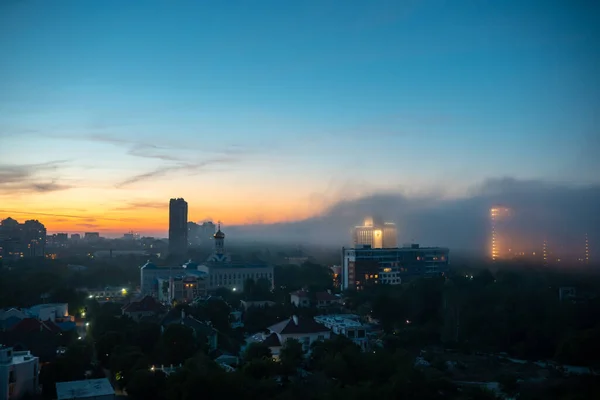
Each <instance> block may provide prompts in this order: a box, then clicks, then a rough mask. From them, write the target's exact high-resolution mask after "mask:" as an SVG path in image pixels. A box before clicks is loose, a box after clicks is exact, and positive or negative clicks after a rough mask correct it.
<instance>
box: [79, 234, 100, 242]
mask: <svg viewBox="0 0 600 400" xmlns="http://www.w3.org/2000/svg"><path fill="white" fill-rule="evenodd" d="M83 240H85V241H87V242H91V243H94V242H97V241H99V240H100V232H84V234H83Z"/></svg>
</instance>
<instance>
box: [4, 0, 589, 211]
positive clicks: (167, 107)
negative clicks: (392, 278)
mask: <svg viewBox="0 0 600 400" xmlns="http://www.w3.org/2000/svg"><path fill="white" fill-rule="evenodd" d="M599 15H600V14H599V13H598V6H596V5H594V2H592V1H588V2H585V1H475V0H473V1H468V0H464V1H462V0H461V1H458V0H457V1H326V0H320V1H261V0H256V1H219V2H216V1H184V0H179V1H167V0H162V1H123V0H119V1H112V0H102V1H86V0H77V1H74V0H73V1H69V0H61V1H45V0H37V1H34V0H30V1H16V0H5V1H3V2H1V4H0V54H2V57H1V58H0V72H1V73H0V159H1V160H2V161H1V162H0V164H2V165H4V166H5V167H6V166H14V165H21V166H23V165H30V164H39V163H42V162H55V161H57V160H60V161H62V162H61V163H59V164H58V165H54V166H53V168H51V169H50V170H46V169H45V168H36V169H35V170H34V171H29V174H30V175H29V178H30V179H31V181H32V182H34V181H35V180H36V179H37V180H40V181H43V182H53V183H55V184H56V186H57V187H56V188H57V190H58V189H60V190H71V191H73V190H74V191H77V190H79V192H74V193H72V197H73V198H77V199H82V198H85V197H89V196H90V195H88V194H89V193H96V192H95V191H102V190H106V189H108V188H110V189H111V193H112V194H111V197H110V199H109V200H107V202H109V203H110V202H119V201H124V200H123V199H131V198H135V199H139V200H148V201H150V200H157V199H158V198H160V196H162V197H165V196H169V195H176V194H177V193H184V194H186V195H187V196H188V197H191V198H192V199H194V198H197V199H198V202H200V201H202V202H206V201H208V200H207V199H206V198H207V196H206V192H207V191H208V192H215V191H221V190H223V191H226V190H228V189H226V187H229V188H230V187H232V186H236V187H238V192H240V191H241V192H242V193H244V194H243V196H246V197H248V198H256V197H257V196H258V197H260V196H263V197H264V198H262V197H261V200H260V203H261V204H268V203H269V202H273V201H279V202H281V201H292V199H293V201H298V202H299V201H305V202H308V203H310V201H312V200H314V198H315V196H316V197H319V196H324V194H326V193H332V192H334V193H337V196H338V197H339V196H342V197H343V196H345V195H350V193H346V192H345V191H347V190H348V189H347V188H348V187H352V186H353V182H354V183H356V186H360V188H361V190H362V192H364V191H365V190H366V191H369V190H373V191H376V190H383V189H387V190H389V189H397V188H400V189H401V190H404V191H407V192H419V191H432V190H433V191H439V192H443V193H448V194H460V193H462V192H464V191H465V190H466V189H467V188H468V187H471V186H473V185H476V184H478V183H480V182H481V181H483V180H485V179H487V178H493V177H504V176H510V177H514V178H517V179H543V180H551V181H557V180H558V181H568V182H572V183H591V182H597V179H598V176H597V174H596V173H594V167H596V168H597V167H598V166H599V165H598V161H597V156H596V155H597V151H598V149H599V147H600V142H599V141H598V139H597V137H598V136H599V135H600V134H599V133H598V115H600V110H599V104H600V78H599V74H598V73H597V71H599V70H600V62H599V61H600V46H598V44H597V38H598V37H600V28H599V27H600V19H599ZM148 145H152V146H156V147H153V148H152V147H149V146H148ZM200 164H202V165H200ZM186 166H187V167H186ZM161 168H163V169H164V168H166V172H164V173H154V172H155V171H157V170H160V169H161ZM200 171H202V173H200ZM140 176H145V177H143V178H142V179H137V177H140ZM59 182H62V183H64V184H63V185H62V186H59V185H58V183H59ZM123 182H127V183H126V184H123ZM187 186H195V187H197V188H198V189H197V190H196V191H195V190H192V189H191V188H188V187H187ZM184 187H185V188H184ZM157 188H160V190H159V191H160V192H161V193H156V192H157ZM178 188H181V189H178ZM200 188H204V189H203V190H200ZM208 188H210V189H208ZM332 188H333V189H332ZM207 189H208V190H207ZM356 190H357V189H356V187H355V188H354V189H352V190H351V191H356ZM25 191H27V188H22V190H19V195H17V194H15V195H13V193H17V192H16V191H11V193H9V194H10V196H9V197H10V198H12V201H13V202H17V201H21V200H18V197H19V196H20V195H21V194H22V193H23V192H25ZM34 192H35V193H33V194H30V193H29V194H27V195H28V196H31V195H33V196H38V198H39V200H38V202H37V203H35V204H42V203H44V202H48V201H50V202H52V201H54V198H51V199H50V200H49V199H48V198H47V197H48V196H57V198H59V197H60V196H63V197H64V196H65V194H64V193H62V194H60V195H59V194H57V193H48V192H51V191H50V190H48V191H39V190H34ZM52 192H53V191H52ZM174 192H177V193H174ZM231 192H232V193H234V192H233V191H231ZM362 192H361V193H362ZM86 193H88V194H86ZM227 193H229V192H227ZM261 193H262V194H261ZM264 193H268V196H266V195H264ZM340 193H342V194H340ZM4 195H5V198H6V191H5V193H4ZM311 199H312V200H311ZM31 201H32V202H33V201H34V200H31ZM308 203H307V204H308ZM32 204H33V203H32ZM203 204H204V203H203ZM205 206H206V204H205ZM207 207H208V206H207ZM228 207H234V205H231V206H228ZM311 207H313V206H310V205H306V208H307V209H306V212H305V213H304V214H306V213H310V209H311ZM209 208H210V207H209ZM217 208H218V207H217ZM215 210H216V211H217V212H220V213H227V212H229V211H227V210H229V209H228V208H226V209H224V210H221V209H215ZM313 211H314V210H313ZM268 212H269V211H268V210H265V211H261V212H260V213H262V214H268ZM260 213H259V214H260ZM301 214H302V213H301ZM304 214H303V215H304ZM257 215H258V214H257ZM286 215H287V214H286ZM290 215H291V214H290ZM257 218H258V217H257ZM286 218H291V216H287V217H286ZM267 219H269V218H267Z"/></svg>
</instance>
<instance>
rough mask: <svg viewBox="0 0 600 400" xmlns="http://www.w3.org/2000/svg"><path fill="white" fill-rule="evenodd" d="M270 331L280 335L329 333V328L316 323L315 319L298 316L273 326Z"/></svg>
mask: <svg viewBox="0 0 600 400" xmlns="http://www.w3.org/2000/svg"><path fill="white" fill-rule="evenodd" d="M269 330H270V331H271V332H275V333H278V334H280V335H281V334H283V335H289V334H296V333H319V332H329V328H327V327H326V326H324V325H321V324H320V323H318V322H316V321H315V320H314V319H313V318H307V317H296V316H294V317H292V318H290V319H286V320H285V321H281V322H278V323H276V324H275V325H271V326H270V327H269Z"/></svg>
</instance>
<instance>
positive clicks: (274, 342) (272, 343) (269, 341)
mask: <svg viewBox="0 0 600 400" xmlns="http://www.w3.org/2000/svg"><path fill="white" fill-rule="evenodd" d="M262 344H264V345H265V346H267V347H281V342H280V341H279V336H277V334H276V333H271V334H270V335H269V336H267V338H266V339H265V340H263V342H262Z"/></svg>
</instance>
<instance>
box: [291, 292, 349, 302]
mask: <svg viewBox="0 0 600 400" xmlns="http://www.w3.org/2000/svg"><path fill="white" fill-rule="evenodd" d="M290 294H291V295H293V296H298V297H300V298H309V297H310V292H309V291H306V290H296V291H295V292H292V293H290ZM315 300H317V301H335V300H341V298H340V297H339V296H336V295H334V294H331V293H329V292H316V293H315Z"/></svg>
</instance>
